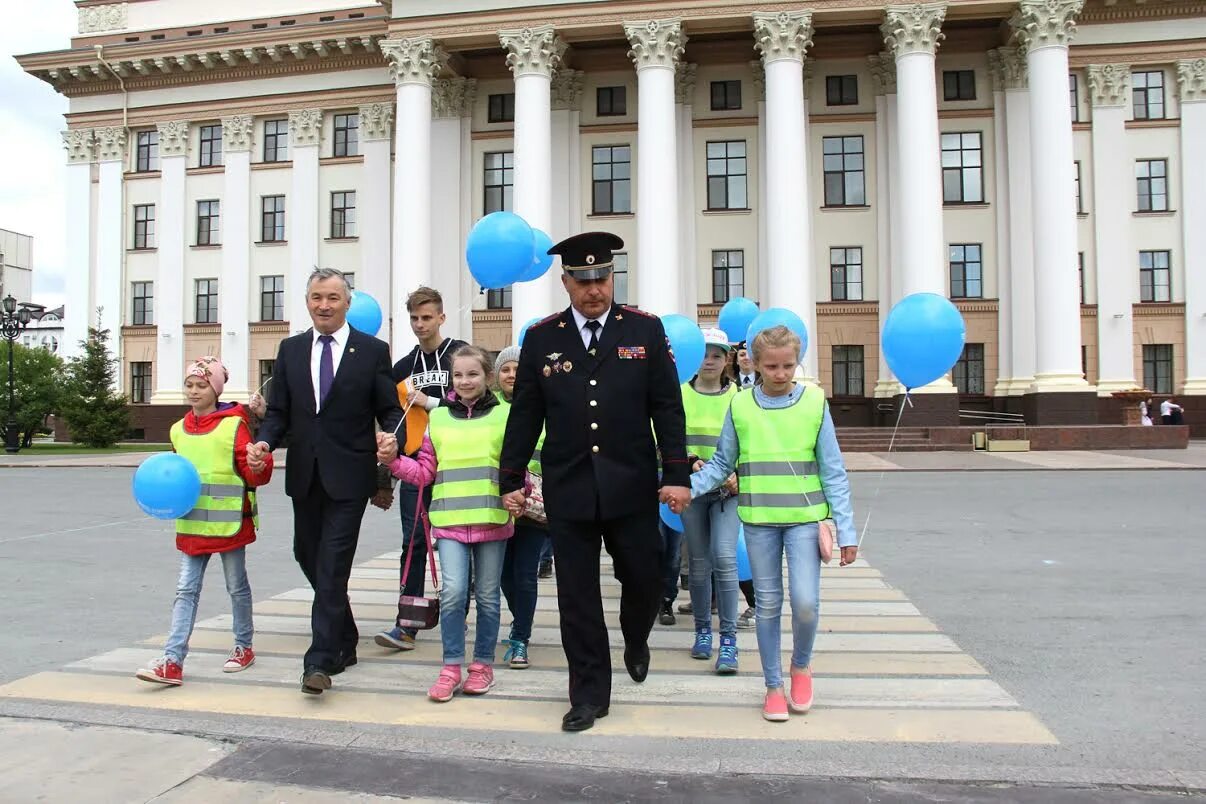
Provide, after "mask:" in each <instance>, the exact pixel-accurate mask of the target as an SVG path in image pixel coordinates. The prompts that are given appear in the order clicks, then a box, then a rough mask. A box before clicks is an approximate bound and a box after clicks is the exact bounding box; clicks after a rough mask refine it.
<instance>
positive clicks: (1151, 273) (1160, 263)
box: [1139, 251, 1172, 302]
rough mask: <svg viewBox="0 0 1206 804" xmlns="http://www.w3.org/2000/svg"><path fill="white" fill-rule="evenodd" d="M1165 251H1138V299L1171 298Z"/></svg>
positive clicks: (1150, 300)
mask: <svg viewBox="0 0 1206 804" xmlns="http://www.w3.org/2000/svg"><path fill="white" fill-rule="evenodd" d="M1170 256H1171V255H1170V253H1169V252H1167V251H1140V252H1139V301H1141V302H1166V301H1171V300H1172V288H1171V283H1170V280H1169V275H1170V273H1171V272H1170V271H1169V269H1168V264H1169V257H1170Z"/></svg>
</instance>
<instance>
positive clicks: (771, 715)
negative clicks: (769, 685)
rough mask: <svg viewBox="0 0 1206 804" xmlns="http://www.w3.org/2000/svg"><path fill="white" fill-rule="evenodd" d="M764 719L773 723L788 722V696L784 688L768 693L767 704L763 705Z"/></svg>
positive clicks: (768, 691) (777, 688) (776, 688)
mask: <svg viewBox="0 0 1206 804" xmlns="http://www.w3.org/2000/svg"><path fill="white" fill-rule="evenodd" d="M762 717H763V718H764V719H766V720H769V721H770V722H772V723H782V722H784V721H785V720H787V696H786V695H784V694H783V688H782V687H775V688H774V689H772V690H767V691H766V702H765V703H763V704H762Z"/></svg>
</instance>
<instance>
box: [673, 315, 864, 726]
mask: <svg viewBox="0 0 1206 804" xmlns="http://www.w3.org/2000/svg"><path fill="white" fill-rule="evenodd" d="M751 346H752V347H753V353H754V365H755V367H756V368H757V370H758V372H759V373H760V374H761V375H762V384H761V385H759V386H755V387H754V388H753V389H752V390H748V391H742V392H740V393H739V394H737V396H735V397H734V398H733V401H732V404H731V405H730V406H729V412H728V415H727V416H726V417H725V422H724V427H723V429H722V431H721V434H720V440H719V443H718V444H717V447H716V452H715V454H714V455H713V456H712V458H711V460H709V461H708V462H707V463H699V464H696V466H697V468H698V471H697V472H696V473H695V474H693V475H692V476H691V493H692V495H693V496H695V497H698V496H700V495H702V494H705V493H707V492H709V491H711V490H712V489H715V488H718V487H719V486H720V485H722V484H723V483H724V482H725V481H726V480H728V478H729V476H730V475H731V474H732V473H733V472H734V471H736V472H737V483H738V486H739V490H738V495H737V516H738V517H739V518H740V519H741V521H742V523H743V524H744V528H745V544H746V550H747V552H748V553H749V559H750V569H751V571H752V572H753V580H754V595H755V598H756V608H757V625H756V631H757V634H758V653H759V655H760V657H761V659H762V675H763V677H764V680H765V682H766V698H765V700H764V702H763V708H762V716H763V717H764V718H766V719H767V720H770V721H784V720H787V719H788V711H789V710H790V711H792V712H796V713H798V714H803V713H805V712H807V711H808V710H809V708H810V707H811V706H812V700H813V690H812V669H811V663H812V648H813V644H814V643H815V641H816V636H817V617H818V615H819V612H820V585H821V561H822V559H824V560H826V561H828V560H829V554H830V553H831V552H832V549H833V539H832V528H833V527H834V525H836V529H837V541H838V544H839V545H840V546H841V553H842V557H841V564H842V566H846V565H848V564H850V563H852V562H853V561H854V560H855V558H856V556H857V553H858V546H857V545H858V539H857V534H856V533H855V530H854V512H853V510H852V509H851V506H850V484H849V481H848V480H847V478H846V467H845V464H844V462H843V460H842V452H841V449H840V448H839V447H838V442H837V435H836V433H835V431H834V428H833V420H832V419H831V418H830V416H829V407H828V405H827V404H826V403H825V394H824V392H823V391H822V390H821V389H820V388H819V387H818V386H815V385H808V386H805V385H802V384H797V383H796V382H794V381H793V379H792V377H793V375H794V374H795V371H796V367H797V366H798V365H799V363H800V349H801V344H800V338H799V337H798V336H796V334H795V333H793V332H792V331H791V330H789V329H788V328H787V327H783V326H776V327H770V328H769V329H766V330H763V331H762V332H760V333H759V334H758V336H757V337H756V338H754V342H753V343H752V344H751ZM692 507H694V506H692ZM688 510H690V509H688ZM830 517H832V518H833V523H830V522H829V519H830ZM784 553H786V555H787V577H788V585H789V590H790V598H791V614H792V617H791V623H792V658H791V691H790V694H785V693H784V689H783V667H782V662H781V658H780V640H781V635H780V618H781V616H782V611H783V556H784Z"/></svg>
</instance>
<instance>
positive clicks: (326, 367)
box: [318, 335, 335, 409]
mask: <svg viewBox="0 0 1206 804" xmlns="http://www.w3.org/2000/svg"><path fill="white" fill-rule="evenodd" d="M334 340H335V339H334V338H332V337H331V336H330V335H319V336H318V342H319V343H321V344H322V357H320V358H319V359H318V407H319V409H321V408H322V406H323V405H324V404H326V401H327V394H329V393H331V383H333V382H335V360H334V358H333V357H332V356H331V343H332V342H333V341H334Z"/></svg>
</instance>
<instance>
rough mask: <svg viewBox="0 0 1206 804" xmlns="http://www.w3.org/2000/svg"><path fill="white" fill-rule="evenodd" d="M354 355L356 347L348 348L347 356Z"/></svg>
mask: <svg viewBox="0 0 1206 804" xmlns="http://www.w3.org/2000/svg"><path fill="white" fill-rule="evenodd" d="M355 353H356V347H355V346H349V347H348V354H355Z"/></svg>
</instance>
